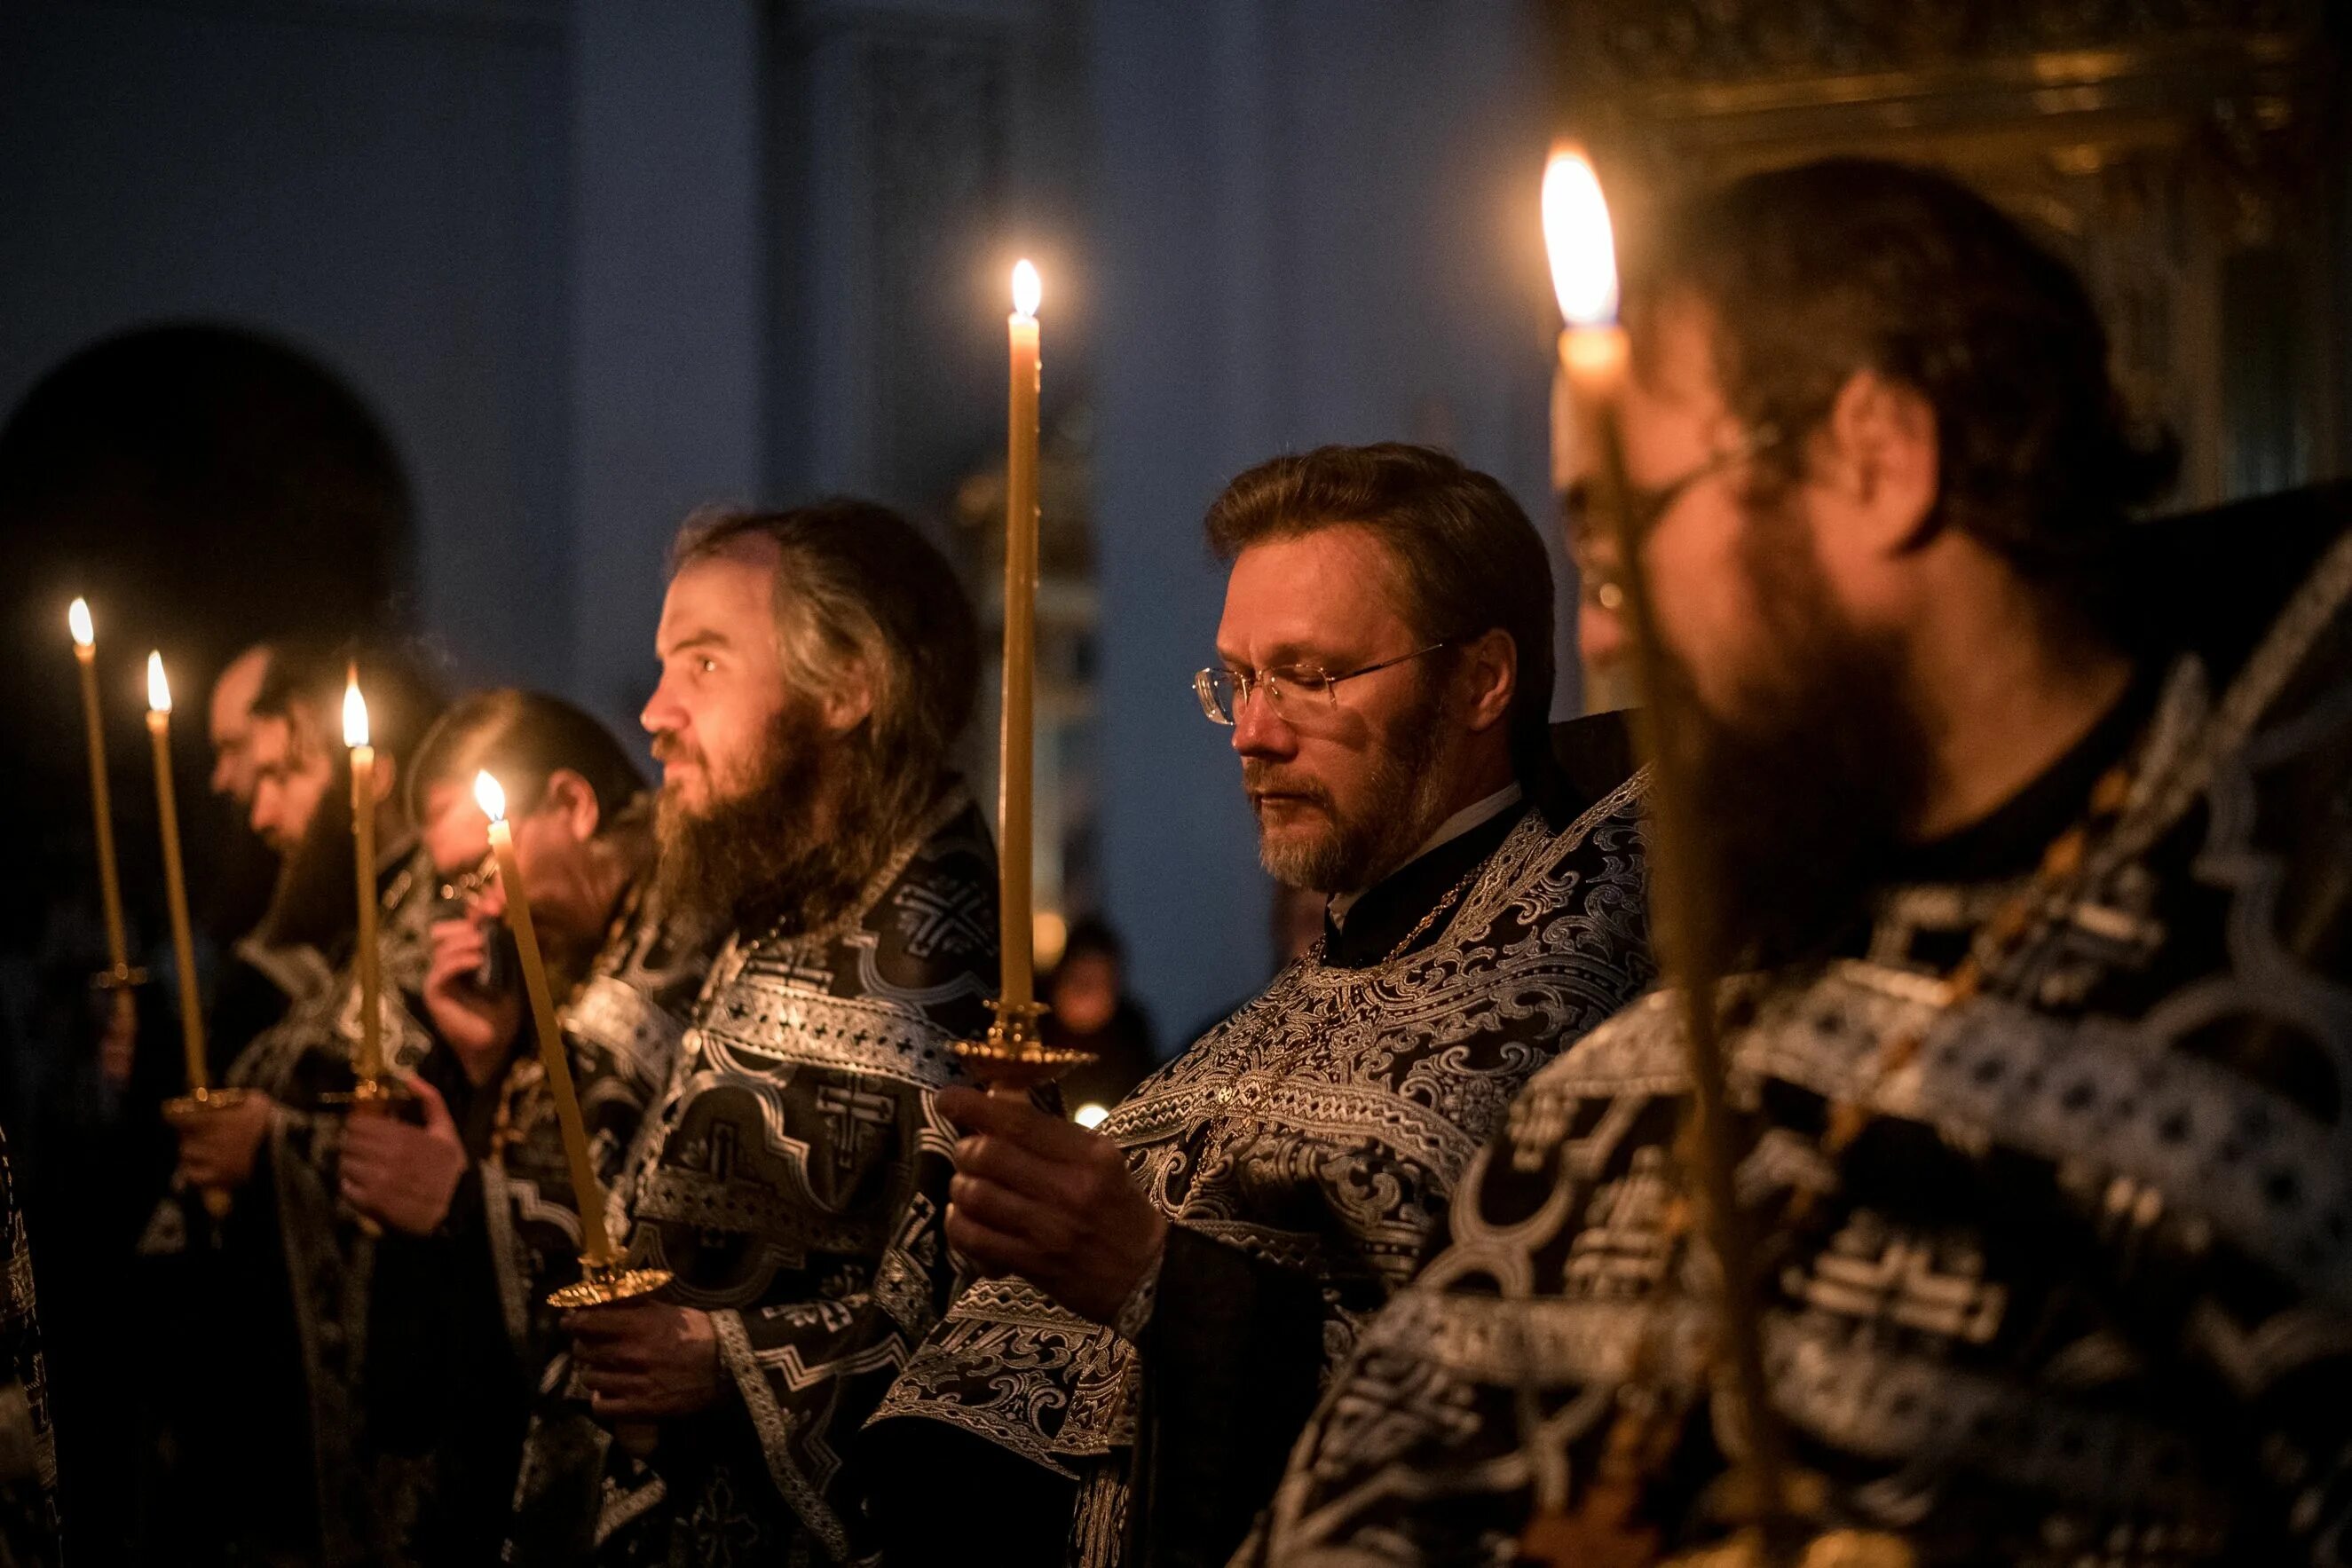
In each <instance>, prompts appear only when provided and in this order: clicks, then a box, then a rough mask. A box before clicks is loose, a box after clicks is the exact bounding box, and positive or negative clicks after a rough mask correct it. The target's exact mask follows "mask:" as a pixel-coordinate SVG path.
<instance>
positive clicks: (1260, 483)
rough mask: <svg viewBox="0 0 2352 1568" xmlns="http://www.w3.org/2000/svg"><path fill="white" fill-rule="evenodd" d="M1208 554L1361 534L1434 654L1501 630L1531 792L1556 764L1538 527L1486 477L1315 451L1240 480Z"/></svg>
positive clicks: (1391, 448)
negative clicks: (1383, 562)
mask: <svg viewBox="0 0 2352 1568" xmlns="http://www.w3.org/2000/svg"><path fill="white" fill-rule="evenodd" d="M1207 526H1208V534H1209V545H1210V548H1211V549H1214V550H1215V551H1216V552H1217V559H1220V560H1222V561H1224V562H1226V563H1228V564H1230V563H1231V562H1232V561H1233V559H1234V557H1236V556H1238V555H1240V554H1241V553H1242V551H1243V550H1244V549H1248V548H1249V547H1250V546H1252V545H1254V544H1259V543H1262V542H1264V541H1265V540H1268V539H1286V538H1298V537H1300V536H1302V535H1306V534H1311V533H1315V532H1318V531H1319V530H1321V529H1324V528H1339V527H1343V526H1346V527H1354V528H1364V529H1366V530H1367V531H1369V532H1370V533H1371V534H1372V535H1373V537H1375V538H1378V539H1379V540H1380V541H1381V544H1382V545H1384V546H1385V547H1387V549H1388V551H1389V554H1390V555H1391V557H1392V558H1393V559H1395V561H1396V563H1397V565H1398V567H1399V568H1400V569H1401V574H1402V579H1403V583H1404V590H1405V597H1406V604H1405V612H1406V615H1407V617H1408V618H1409V619H1410V620H1411V621H1412V623H1413V629H1414V631H1415V632H1418V633H1419V634H1420V635H1422V636H1423V637H1425V638H1427V639H1428V640H1430V641H1431V642H1436V641H1438V640H1439V639H1441V638H1443V639H1446V640H1448V641H1453V640H1457V639H1464V638H1471V637H1477V636H1480V635H1483V634H1484V633H1486V632H1490V631H1495V630H1497V629H1499V630H1501V631H1504V632H1508V633H1510V637H1511V642H1512V643H1513V644H1514V645H1515V646H1516V648H1517V653H1518V674H1517V687H1516V689H1515V691H1514V694H1513V696H1512V699H1511V713H1510V735H1511V755H1512V759H1513V761H1514V763H1515V765H1516V767H1517V771H1518V775H1519V778H1520V779H1521V780H1522V781H1524V782H1528V783H1533V782H1535V781H1537V780H1539V779H1542V778H1543V777H1544V774H1545V772H1546V770H1547V769H1548V768H1549V766H1550V759H1551V688H1552V645H1551V637H1552V589H1551V561H1550V559H1549V557H1548V556H1547V555H1546V554H1545V553H1544V547H1543V540H1542V539H1541V538H1538V537H1537V534H1536V530H1535V525H1534V524H1532V523H1530V522H1528V515H1527V513H1525V512H1524V511H1521V510H1520V509H1519V504H1518V503H1517V501H1515V500H1513V499H1512V498H1511V495H1510V492H1509V491H1507V490H1506V489H1504V488H1503V486H1502V485H1501V484H1500V483H1498V482H1497V481H1496V480H1495V479H1494V478H1493V477H1491V476H1488V475H1485V474H1481V473H1479V472H1478V471H1477V470H1476V469H1475V468H1471V467H1469V466H1467V465H1465V464H1463V463H1462V462H1460V461H1459V460H1457V459H1455V458H1454V457H1452V456H1449V455H1446V454H1445V453H1443V452H1439V451H1437V450H1435V449H1434V448H1433V447H1427V446H1414V445H1411V444H1406V443H1403V442H1395V441H1390V442H1381V443H1380V444H1375V445H1370V446H1318V447H1317V448H1316V449H1315V450H1313V451H1312V452H1305V453H1298V454H1294V455H1285V456H1281V457H1276V458H1272V459H1270V460H1268V461H1266V462H1264V463H1261V464H1259V465H1257V466H1256V467H1255V468H1250V469H1246V470H1244V472H1242V473H1241V474H1239V475H1236V476H1234V480H1233V482H1232V483H1230V484H1228V485H1227V486H1225V488H1224V492H1223V494H1222V495H1220V496H1219V497H1217V498H1216V500H1215V501H1214V502H1213V503H1212V504H1211V505H1210V507H1209V516H1208V525H1207Z"/></svg>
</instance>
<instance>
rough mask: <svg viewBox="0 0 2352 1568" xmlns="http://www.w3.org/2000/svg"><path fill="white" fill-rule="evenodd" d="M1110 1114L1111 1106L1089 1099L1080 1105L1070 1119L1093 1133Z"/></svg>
mask: <svg viewBox="0 0 2352 1568" xmlns="http://www.w3.org/2000/svg"><path fill="white" fill-rule="evenodd" d="M1109 1115H1110V1107H1109V1106H1108V1105H1102V1104H1097V1103H1095V1102H1094V1101H1092V1100H1089V1101H1087V1103H1085V1104H1083V1105H1081V1106H1079V1107H1078V1109H1077V1112H1076V1114H1074V1115H1073V1116H1071V1118H1070V1120H1071V1121H1073V1122H1076V1124H1078V1125H1079V1126H1081V1127H1084V1128H1085V1129H1086V1130H1087V1132H1089V1133H1091V1132H1093V1131H1094V1130H1095V1129H1096V1128H1097V1127H1099V1126H1101V1125H1102V1124H1103V1122H1104V1120H1105V1119H1106V1118H1107V1117H1108V1116H1109Z"/></svg>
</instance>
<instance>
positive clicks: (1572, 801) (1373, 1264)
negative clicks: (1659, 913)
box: [869, 720, 1652, 1568]
mask: <svg viewBox="0 0 2352 1568" xmlns="http://www.w3.org/2000/svg"><path fill="white" fill-rule="evenodd" d="M1569 728H1570V732H1571V737H1570V738H1569V739H1568V741H1567V743H1566V744H1567V746H1568V747H1569V749H1570V752H1571V754H1572V755H1571V757H1570V760H1571V761H1572V762H1573V763H1574V764H1576V768H1575V771H1574V772H1573V773H1572V775H1571V777H1572V778H1575V779H1580V780H1581V781H1582V783H1583V787H1582V788H1580V789H1579V788H1573V787H1571V788H1567V789H1563V790H1562V791H1561V792H1560V797H1559V799H1557V800H1548V801H1547V802H1546V803H1545V809H1537V808H1534V807H1530V806H1526V805H1520V806H1518V807H1517V808H1515V809H1509V810H1504V811H1503V812H1502V813H1501V814H1500V815H1499V816H1496V817H1495V818H1493V819H1492V820H1490V821H1487V822H1485V823H1482V824H1480V825H1478V826H1476V827H1474V828H1472V829H1470V830H1469V831H1466V832H1464V833H1462V834H1461V835H1460V836H1458V837H1456V838H1454V839H1452V840H1449V841H1446V842H1444V843H1442V844H1440V845H1438V846H1436V847H1435V848H1433V849H1432V850H1430V851H1428V852H1426V853H1424V854H1423V856H1421V857H1420V858H1419V859H1417V860H1416V861H1414V862H1412V864H1410V865H1408V866H1406V867H1404V868H1403V869H1402V870H1401V871H1399V872H1398V873H1394V874H1393V875H1391V877H1390V878H1388V879H1387V880H1386V881H1385V882H1383V883H1381V885H1380V886H1379V887H1377V888H1374V889H1372V890H1371V891H1370V892H1368V893H1367V894H1364V895H1363V897H1362V898H1361V899H1360V901H1358V902H1357V904H1355V906H1354V907H1353V908H1352V909H1350V910H1349V913H1348V916H1347V919H1346V921H1345V923H1344V925H1342V926H1341V927H1340V928H1339V929H1338V930H1334V931H1327V934H1326V936H1325V938H1324V941H1323V942H1322V943H1321V944H1320V945H1318V946H1317V947H1316V948H1314V949H1312V950H1310V951H1309V952H1308V954H1307V956H1305V957H1303V958H1302V959H1300V960H1299V961H1298V962H1297V963H1296V964H1294V965H1292V966H1291V967H1289V968H1287V969H1286V970H1284V971H1283V972H1282V973H1281V974H1280V975H1278V976H1276V978H1275V979H1274V981H1273V983H1272V984H1271V985H1270V986H1268V988H1266V990H1265V992H1264V993H1263V994H1261V995H1260V996H1259V997H1257V998H1255V1000H1253V1001H1251V1002H1249V1003H1247V1004H1245V1005H1244V1007H1243V1008H1242V1009H1240V1010H1239V1011H1238V1012H1236V1013H1235V1014H1234V1016H1233V1017H1232V1018H1231V1019H1227V1020H1226V1021H1225V1022H1224V1023H1223V1024H1221V1025H1219V1026H1218V1027H1217V1028H1215V1029H1213V1030H1210V1031H1209V1033H1208V1034H1206V1035H1205V1036H1203V1037H1202V1039H1201V1040H1199V1041H1198V1042H1197V1043H1196V1044H1194V1045H1193V1046H1192V1049H1191V1050H1190V1051H1186V1052H1185V1053H1184V1054H1183V1055H1182V1056H1181V1057H1180V1058H1178V1059H1177V1060H1176V1061H1173V1062H1171V1063H1170V1064H1169V1065H1167V1066H1166V1067H1164V1068H1162V1069H1161V1070H1160V1071H1159V1072H1157V1073H1156V1074H1154V1075H1153V1076H1152V1077H1151V1078H1150V1079H1148V1080H1146V1081H1145V1082H1144V1083H1143V1085H1142V1086H1141V1087H1140V1088H1139V1089H1138V1090H1137V1091H1136V1092H1135V1093H1134V1094H1133V1095H1131V1096H1130V1097H1129V1099H1128V1100H1126V1101H1125V1102H1124V1103H1121V1104H1120V1105H1119V1106H1118V1108H1117V1109H1116V1110H1115V1111H1114V1112H1113V1113H1111V1115H1110V1117H1109V1119H1108V1121H1107V1122H1105V1123H1104V1124H1103V1126H1102V1129H1101V1130H1102V1131H1103V1133H1104V1134H1106V1135H1108V1136H1109V1137H1111V1138H1114V1139H1116V1140H1117V1141H1118V1143H1119V1144H1121V1145H1123V1146H1124V1147H1125V1148H1126V1150H1127V1151H1128V1155H1129V1166H1130V1168H1131V1169H1132V1171H1133V1172H1134V1174H1135V1177H1136V1179H1137V1181H1138V1182H1139V1184H1140V1185H1141V1186H1143V1188H1144V1190H1145V1191H1146V1192H1147V1193H1148V1194H1149V1196H1150V1198H1151V1201H1152V1202H1153V1203H1154V1204H1155V1205H1156V1206H1157V1207H1159V1208H1160V1211H1161V1212H1162V1213H1164V1214H1165V1215H1167V1216H1168V1218H1170V1219H1171V1221H1173V1224H1172V1225H1171V1228H1170V1231H1169V1239H1168V1245H1167V1249H1166V1251H1165V1253H1164V1255H1163V1258H1162V1260H1161V1262H1160V1267H1159V1271H1158V1274H1157V1277H1156V1281H1153V1283H1152V1284H1151V1285H1150V1287H1149V1288H1148V1289H1147V1290H1146V1291H1143V1292H1141V1293H1139V1297H1138V1299H1137V1300H1136V1301H1134V1302H1132V1303H1131V1304H1130V1311H1129V1312H1128V1313H1126V1314H1124V1315H1123V1317H1122V1320H1121V1322H1119V1323H1118V1325H1116V1327H1115V1328H1114V1327H1108V1326H1104V1325H1100V1324H1097V1323H1093V1322H1087V1321H1086V1320H1084V1319H1081V1318H1078V1317H1076V1316H1075V1315H1073V1314H1071V1313H1069V1312H1065V1311H1063V1310H1062V1309H1060V1308H1058V1307H1056V1306H1055V1305H1054V1304H1053V1303H1052V1302H1051V1301H1047V1300H1046V1299H1045V1297H1044V1296H1043V1295H1042V1294H1041V1293H1040V1292H1038V1291H1036V1290H1034V1288H1033V1287H1031V1286H1029V1285H1028V1284H1026V1283H1025V1282H1024V1281H1020V1280H1018V1279H1009V1280H1000V1281H987V1282H983V1283H980V1284H976V1285H974V1286H972V1287H971V1289H969V1290H967V1291H965V1292H964V1293H963V1294H962V1295H961V1297H960V1298H959V1299H958V1301H956V1303H955V1305H954V1307H953V1308H952V1309H951V1310H950V1313H949V1316H948V1321H947V1322H946V1323H945V1324H943V1325H942V1326H941V1328H940V1331H939V1332H938V1333H935V1334H933V1335H932V1336H931V1338H930V1339H929V1342H928V1343H925V1345H924V1346H923V1348H922V1350H921V1352H920V1354H919V1355H918V1356H917V1357H916V1359H915V1361H914V1363H913V1364H911V1365H910V1366H909V1367H908V1369H907V1371H906V1373H905V1374H904V1375H902V1376H901V1377H900V1379H899V1380H898V1385H896V1386H895V1387H894V1388H893V1389H892V1391H891V1393H890V1395H889V1397H888V1398H887V1400H886V1401H885V1403H884V1405H883V1407H882V1410H881V1412H880V1414H879V1415H878V1416H877V1418H876V1420H877V1425H876V1426H875V1427H872V1428H871V1429H870V1430H869V1441H870V1443H871V1449H870V1453H869V1459H870V1463H871V1475H872V1481H871V1486H872V1489H873V1491H874V1493H875V1503H874V1505H873V1506H874V1509H875V1511H876V1515H877V1521H878V1522H879V1524H880V1526H881V1528H882V1532H883V1534H884V1535H885V1537H886V1538H887V1539H889V1541H890V1542H891V1552H890V1556H891V1560H892V1561H893V1562H894V1563H896V1562H901V1561H903V1562H905V1563H908V1564H913V1563H923V1562H929V1561H933V1560H944V1559H943V1554H944V1553H947V1552H950V1551H951V1550H954V1549H955V1546H956V1543H957V1542H961V1544H962V1549H963V1551H964V1552H968V1553H970V1554H973V1555H976V1556H979V1557H982V1558H984V1559H985V1560H987V1561H990V1562H1003V1563H1061V1562H1065V1561H1066V1562H1070V1563H1081V1564H1087V1565H1089V1568H1094V1565H1102V1564H1110V1563H1170V1564H1173V1563H1186V1564H1189V1563H1221V1562H1223V1559H1224V1558H1225V1556H1226V1555H1227V1554H1229V1553H1230V1552H1232V1551H1233V1549H1234V1546H1235V1545H1237V1544H1238V1543H1239V1542H1240V1541H1241V1538H1242V1535H1243V1533H1244V1531H1246V1530H1247V1528H1248V1526H1249V1522H1250V1520H1251V1518H1252V1517H1253V1516H1254V1515H1255V1512H1256V1511H1257V1510H1258V1509H1259V1508H1260V1507H1261V1506H1263V1505H1264V1503H1265V1500H1266V1498H1267V1497H1268V1495H1269V1494H1270V1493H1271V1490H1272V1489H1273V1485H1274V1481H1275V1479H1276V1476H1277V1475H1278V1474H1279V1472H1280V1469H1281V1466H1282V1461H1283V1457H1284V1455H1285V1453H1286V1451H1287V1448H1288V1447H1289V1444H1290V1441H1291V1439H1292V1437H1295V1436H1296V1434H1297V1430H1298V1428H1299V1426H1300V1425H1301V1423H1302V1422H1303V1421H1304V1420H1305V1418H1306V1416H1307V1413H1308V1412H1309V1410H1310V1409H1311V1408H1312V1407H1313V1404H1314V1401H1315V1398H1316V1396H1317V1391H1318V1387H1319V1385H1320V1383H1321V1381H1322V1379H1323V1378H1324V1377H1325V1376H1326V1375H1328V1370H1329V1369H1330V1368H1332V1367H1333V1366H1335V1365H1337V1364H1338V1363H1339V1361H1340V1359H1341V1358H1343V1357H1344V1356H1345V1355H1346V1354H1347V1351H1348V1348H1349V1345H1350V1343H1352V1342H1353V1339H1354V1336H1355V1333H1356V1331H1357V1328H1358V1326H1359V1325H1360V1323H1361V1322H1363V1321H1364V1320H1365V1319H1366V1318H1367V1317H1368V1316H1370V1313H1371V1312H1373V1311H1374V1310H1375V1309H1377V1308H1378V1307H1379V1306H1380V1305H1381V1302H1382V1301H1385V1300H1387V1299H1388V1297H1389V1296H1390V1295H1391V1293H1392V1292H1393V1291H1396V1290H1397V1288H1398V1287H1399V1286H1401V1285H1402V1283H1403V1282H1404V1281H1405V1280H1406V1279H1408V1278H1409V1277H1410V1276H1411V1275H1412V1271H1413V1270H1414V1268H1415V1266H1416V1264H1417V1263H1418V1261H1419V1260H1420V1259H1421V1257H1422V1255H1423V1248H1424V1245H1425V1243H1426V1241H1427V1239H1428V1236H1429V1233H1430V1231H1431V1229H1432V1228H1433V1225H1434V1223H1435V1220H1436V1218H1437V1217H1438V1216H1439V1215H1440V1214H1442V1213H1443V1212H1444V1205H1445V1202H1446V1199H1447V1198H1448V1197H1450V1196H1451V1194H1452V1191H1453V1186H1454V1181H1455V1179H1456V1178H1457V1177H1458V1176H1459V1175H1460V1174H1461V1172H1462V1171H1463V1169H1464V1168H1465V1166H1467V1165H1468V1164H1469V1162H1470V1160H1471V1158H1472V1157H1473V1156H1474V1155H1475V1154H1476V1152H1477V1150H1478V1148H1479V1147H1480V1145H1481V1144H1482V1143H1483V1142H1484V1141H1485V1139H1486V1136H1487V1135H1488V1134H1490V1133H1491V1132H1492V1131H1493V1130H1494V1128H1495V1127H1496V1125H1497V1124H1499V1123H1500V1120H1501V1118H1502V1115H1503V1113H1504V1111H1505V1108H1506V1107H1507V1106H1508V1104H1509V1103H1510V1102H1511V1099H1512V1097H1513V1096H1514V1095H1515V1094H1516V1093H1517V1091H1518V1090H1519V1088H1520V1087H1521V1086H1522V1085H1524V1084H1525V1083H1526V1082H1527V1081H1528V1078H1529V1076H1530V1075H1532V1074H1533V1073H1534V1072H1535V1071H1537V1070H1538V1068H1540V1067H1541V1066H1542V1065H1543V1064H1544V1063H1545V1062H1547V1061H1550V1060H1551V1059H1552V1057H1553V1056H1554V1055H1555V1054H1556V1053H1557V1052H1558V1051H1559V1049H1560V1048H1561V1047H1562V1046H1563V1045H1565V1044H1566V1043H1567V1042H1568V1041H1570V1040H1574V1039H1575V1038H1576V1037H1577V1036H1579V1035H1580V1034H1581V1033H1583V1032H1584V1030H1587V1029H1589V1028H1591V1026H1592V1025H1593V1024H1594V1023H1597V1022H1598V1021H1600V1020H1601V1019H1603V1018H1605V1017H1607V1016H1608V1015H1609V1013H1610V1012H1611V1011H1612V1010H1614V1009H1616V1008H1617V1007H1618V1006H1619V1005H1621V1004H1622V1002H1623V1001H1625V999H1626V998H1629V997H1631V996H1633V994H1635V993H1636V992H1637V991H1638V990H1640V989H1641V988H1642V987H1643V986H1644V985H1646V984H1647V983H1648V982H1649V980H1650V978H1651V973H1652V971H1651V966H1650V958H1649V951H1648V944H1647V925H1646V919H1645V913H1644V901H1643V854H1642V835H1641V827H1640V817H1639V802H1640V796H1641V784H1640V782H1639V781H1638V780H1635V779H1627V778H1626V768H1625V765H1624V760H1623V747H1622V729H1621V728H1620V727H1617V726H1616V725H1614V724H1613V722H1611V721H1607V720H1601V721H1585V722H1584V723H1583V724H1581V725H1580V726H1574V727H1569ZM1596 776H1597V777H1596Z"/></svg>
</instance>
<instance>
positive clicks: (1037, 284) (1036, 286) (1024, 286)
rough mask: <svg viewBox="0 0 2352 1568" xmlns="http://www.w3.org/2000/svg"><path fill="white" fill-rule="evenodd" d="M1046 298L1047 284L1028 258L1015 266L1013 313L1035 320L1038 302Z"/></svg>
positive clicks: (1015, 263)
mask: <svg viewBox="0 0 2352 1568" xmlns="http://www.w3.org/2000/svg"><path fill="white" fill-rule="evenodd" d="M1044 298H1045V281H1044V279H1042V278H1040V277H1038V276H1037V269H1036V268H1035V267H1033V266H1031V265H1030V263H1029V260H1028V258H1027V257H1025V256H1024V257H1023V258H1022V259H1021V260H1019V261H1016V262H1014V263H1013V314H1014V315H1016V316H1021V317H1025V318H1028V319H1033V320H1034V319H1035V318H1036V315H1037V305H1038V302H1039V301H1040V300H1042V299H1044Z"/></svg>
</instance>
